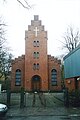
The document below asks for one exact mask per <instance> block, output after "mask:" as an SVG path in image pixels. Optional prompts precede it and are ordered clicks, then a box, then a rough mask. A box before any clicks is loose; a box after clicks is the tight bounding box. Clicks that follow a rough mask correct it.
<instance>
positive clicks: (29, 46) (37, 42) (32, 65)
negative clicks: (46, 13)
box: [11, 15, 61, 91]
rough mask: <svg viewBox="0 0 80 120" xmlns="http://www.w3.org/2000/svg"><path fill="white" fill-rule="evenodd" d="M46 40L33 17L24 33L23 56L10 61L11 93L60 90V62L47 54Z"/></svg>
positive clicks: (42, 28)
mask: <svg viewBox="0 0 80 120" xmlns="http://www.w3.org/2000/svg"><path fill="white" fill-rule="evenodd" d="M53 34H54V33H53ZM47 40H48V38H47V31H45V29H44V26H43V25H42V23H41V20H39V16H38V15H34V20H31V25H28V30H26V31H25V55H22V56H19V57H18V58H15V59H14V60H13V61H12V71H11V90H12V91H14V90H20V89H21V87H24V89H25V90H26V91H50V90H51V91H55V90H61V68H60V65H61V61H60V60H58V59H57V58H55V57H53V56H51V55H48V54H47ZM52 44H54V42H53V43H52ZM53 49H54V48H53Z"/></svg>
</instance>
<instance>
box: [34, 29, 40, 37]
mask: <svg viewBox="0 0 80 120" xmlns="http://www.w3.org/2000/svg"><path fill="white" fill-rule="evenodd" d="M34 31H35V36H36V37H37V33H38V31H39V29H38V28H37V27H35V29H34Z"/></svg>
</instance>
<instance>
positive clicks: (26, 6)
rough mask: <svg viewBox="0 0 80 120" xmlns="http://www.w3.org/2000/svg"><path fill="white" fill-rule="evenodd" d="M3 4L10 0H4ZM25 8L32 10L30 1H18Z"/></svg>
mask: <svg viewBox="0 0 80 120" xmlns="http://www.w3.org/2000/svg"><path fill="white" fill-rule="evenodd" d="M2 1H3V2H6V1H8V0H2ZM16 1H17V2H18V3H19V4H20V5H21V6H22V7H23V8H26V9H30V8H31V5H29V2H28V0H16Z"/></svg>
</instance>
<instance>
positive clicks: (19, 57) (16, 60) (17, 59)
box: [12, 55, 25, 64]
mask: <svg viewBox="0 0 80 120" xmlns="http://www.w3.org/2000/svg"><path fill="white" fill-rule="evenodd" d="M23 59H25V55H22V56H18V58H15V59H14V60H12V64H15V63H16V62H19V61H22V60H23Z"/></svg>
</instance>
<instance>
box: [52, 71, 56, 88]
mask: <svg viewBox="0 0 80 120" xmlns="http://www.w3.org/2000/svg"><path fill="white" fill-rule="evenodd" d="M51 85H52V86H56V85H57V70H56V69H52V71H51Z"/></svg>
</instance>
